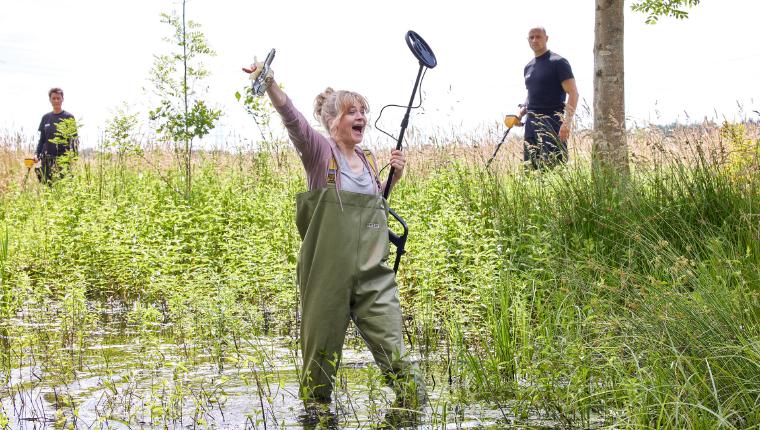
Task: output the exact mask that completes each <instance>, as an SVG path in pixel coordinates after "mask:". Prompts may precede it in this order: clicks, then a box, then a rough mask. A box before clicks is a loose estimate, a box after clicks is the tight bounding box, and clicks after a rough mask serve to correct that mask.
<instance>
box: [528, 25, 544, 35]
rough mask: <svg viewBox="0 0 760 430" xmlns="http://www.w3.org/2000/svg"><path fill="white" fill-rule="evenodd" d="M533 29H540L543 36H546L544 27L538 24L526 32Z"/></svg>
mask: <svg viewBox="0 0 760 430" xmlns="http://www.w3.org/2000/svg"><path fill="white" fill-rule="evenodd" d="M533 30H541V33H544V36H546V29H545V28H544V27H542V26H540V25H537V26H535V27H531V28H530V30H528V33H530V32H531V31H533Z"/></svg>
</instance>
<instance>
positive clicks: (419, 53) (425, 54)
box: [383, 30, 438, 272]
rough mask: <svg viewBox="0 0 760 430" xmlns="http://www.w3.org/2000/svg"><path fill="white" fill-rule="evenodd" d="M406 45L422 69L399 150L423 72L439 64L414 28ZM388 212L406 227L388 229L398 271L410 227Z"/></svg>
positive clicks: (387, 190)
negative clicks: (398, 230)
mask: <svg viewBox="0 0 760 430" xmlns="http://www.w3.org/2000/svg"><path fill="white" fill-rule="evenodd" d="M406 45H407V46H408V47H409V49H410V50H411V51H412V54H414V56H415V58H417V61H419V62H420V69H419V70H418V71H417V79H416V80H415V81H414V88H413V89H412V97H410V98H409V105H407V107H406V113H405V114H404V119H403V120H401V132H399V134H398V140H397V141H396V149H398V150H402V149H403V148H402V143H403V141H404V133H405V132H406V127H407V125H409V112H410V111H411V110H412V104H413V103H414V98H415V97H416V95H417V88H418V87H419V84H420V79H421V78H422V72H423V71H424V70H425V68H428V69H432V68H433V67H435V66H436V65H438V61H436V59H435V54H433V50H432V49H430V46H428V44H427V43H425V40H424V39H422V37H420V35H419V34H417V33H415V32H414V31H412V30H409V31H407V32H406ZM394 171H395V169H394V168H393V166H391V170H390V172H388V182H386V184H385V191H383V197H384V198H385V199H386V200H388V195H389V194H390V192H391V183H392V181H393V174H394ZM388 213H390V214H391V215H392V216H393V218H395V219H396V221H398V222H399V223H400V224H401V226H402V227H403V228H404V233H403V234H401V235H397V234H396V233H394V232H393V230H390V228H389V229H388V238H389V240H390V242H391V243H392V244H394V245H395V246H396V261H395V262H394V263H393V271H394V272H397V271H398V265H399V263H401V256H402V255H404V253H405V252H406V251H405V250H404V247H405V246H406V239H407V237H408V236H409V227H408V226H407V225H406V222H405V221H404V219H403V218H401V216H399V215H398V214H397V213H396V212H395V211H394V210H393V209H391V208H390V206H389V207H388Z"/></svg>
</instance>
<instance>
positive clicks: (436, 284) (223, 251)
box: [0, 124, 760, 428]
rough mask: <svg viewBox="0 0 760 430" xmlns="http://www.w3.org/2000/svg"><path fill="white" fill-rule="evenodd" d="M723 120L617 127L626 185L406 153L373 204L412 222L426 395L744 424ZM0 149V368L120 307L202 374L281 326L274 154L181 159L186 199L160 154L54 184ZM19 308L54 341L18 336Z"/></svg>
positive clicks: (289, 314) (285, 300)
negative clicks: (385, 192) (655, 129)
mask: <svg viewBox="0 0 760 430" xmlns="http://www.w3.org/2000/svg"><path fill="white" fill-rule="evenodd" d="M731 127H733V126H731V125H728V124H727V125H725V126H724V127H723V128H722V129H721V130H703V133H699V134H696V135H694V134H690V133H693V131H688V130H687V131H685V132H684V134H682V135H680V137H679V138H678V139H670V138H665V137H663V136H661V135H658V134H655V133H650V134H646V135H644V136H643V137H639V138H638V140H635V141H634V142H633V143H634V144H633V145H632V148H633V154H634V155H635V157H634V161H635V163H636V164H635V168H634V169H633V173H632V175H631V176H630V177H629V178H627V180H625V181H606V180H605V178H603V177H600V176H599V175H598V174H595V172H592V171H590V170H589V167H588V166H589V163H588V162H587V159H586V158H585V155H586V153H584V152H581V153H577V154H575V157H574V159H575V161H574V162H572V163H571V164H569V165H568V166H564V167H561V168H557V169H554V170H552V171H549V172H544V173H535V172H528V171H525V170H523V169H522V168H521V167H520V166H516V165H514V164H512V163H509V162H505V161H503V160H504V158H502V160H501V161H498V162H497V164H495V166H497V169H496V171H495V172H494V171H489V170H486V169H484V167H483V161H484V160H485V158H486V157H487V156H488V155H490V151H491V150H492V146H491V145H492V142H491V145H488V144H486V145H483V144H482V143H478V144H477V145H472V144H471V143H472V142H467V141H466V139H464V140H463V141H462V142H460V143H461V144H460V145H453V144H450V145H443V144H440V145H438V146H433V147H427V146H426V147H423V146H415V147H413V148H411V149H410V150H409V155H408V157H409V166H410V168H409V169H408V170H409V171H408V173H407V177H406V178H405V180H404V181H403V182H402V184H403V185H401V186H399V187H398V188H397V189H396V190H394V195H393V196H392V200H391V204H392V206H393V207H394V208H395V209H396V211H397V212H399V213H400V214H402V216H404V217H405V218H406V220H407V222H408V223H409V225H410V227H411V235H410V242H409V243H408V254H407V255H406V256H405V257H404V258H403V260H402V266H401V267H402V268H401V271H400V272H399V276H398V281H399V285H400V295H401V299H402V303H403V306H404V311H405V314H406V315H407V317H408V318H407V321H406V324H405V329H406V331H407V339H408V340H409V341H410V343H411V344H412V347H413V351H414V353H415V354H416V355H418V356H420V357H422V359H423V360H422V364H423V368H424V369H425V370H426V371H427V372H428V376H429V378H430V379H429V382H430V386H431V389H432V390H446V391H448V396H449V397H450V398H458V400H459V401H463V402H468V401H477V402H486V403H493V404H494V405H495V406H496V407H497V408H498V409H499V410H500V411H501V413H502V419H503V420H504V423H503V424H505V425H507V424H508V425H520V424H521V423H522V424H525V423H531V422H535V421H534V420H536V419H546V420H550V421H549V422H551V423H554V425H556V426H560V427H567V428H578V427H598V426H614V427H624V428H715V427H724V428H758V427H760V416H759V415H758V412H757V411H756V409H757V407H756V405H757V404H758V403H760V325H759V324H758V323H759V322H760V321H758V319H759V318H760V264H759V263H760V214H759V213H758V204H759V203H760V191H758V179H760V177H759V175H758V173H757V172H758V171H760V169H753V168H752V167H753V166H755V167H757V165H758V163H757V157H756V156H755V158H754V159H753V158H752V154H756V152H753V151H756V146H757V145H758V143H757V140H756V138H750V137H751V136H753V134H752V133H756V130H752V129H749V130H747V129H743V128H742V129H736V128H731ZM726 130H728V131H730V132H727V131H726ZM748 136H750V137H748ZM679 139H680V140H679ZM584 144H585V142H580V144H578V145H576V147H581V148H582V147H583V145H584ZM512 146H514V143H513V145H512ZM14 148H16V147H14ZM740 151H744V153H745V155H747V156H745V157H738V158H737V153H738V152H740ZM5 154H6V158H5V159H6V160H8V161H6V165H5V166H4V167H3V168H4V169H5V172H6V175H7V176H6V179H4V182H3V184H5V185H4V192H3V194H2V207H0V210H1V211H2V213H1V215H2V220H3V221H2V229H0V232H3V235H4V236H3V235H0V237H2V242H1V243H2V247H1V248H0V250H2V252H1V253H0V275H2V278H0V280H1V281H2V284H1V285H2V291H0V292H1V293H2V294H0V297H2V309H1V311H2V314H1V315H2V321H1V323H0V330H2V332H0V334H3V336H2V339H4V342H5V343H4V344H3V356H2V358H3V362H4V368H5V369H6V371H5V375H7V374H8V369H10V368H12V367H15V366H16V365H15V364H13V359H12V357H15V358H16V360H18V358H19V357H22V356H24V354H25V352H24V351H27V352H28V351H38V350H45V349H44V348H42V349H41V348H40V347H39V345H43V344H44V345H48V347H46V348H48V349H47V351H48V352H47V353H45V354H42V356H44V357H45V360H46V363H48V365H49V366H50V367H51V369H59V370H61V369H68V368H76V366H77V365H78V363H81V356H82V351H84V350H85V348H86V347H87V346H88V343H89V342H91V339H90V338H89V337H88V336H89V335H90V334H92V333H93V332H95V331H97V330H98V327H99V324H100V322H99V321H98V320H97V317H96V315H98V314H99V312H98V307H102V306H124V308H125V309H128V314H129V321H130V322H129V325H130V327H131V328H132V330H133V332H134V333H133V335H134V336H135V337H136V339H139V341H140V342H142V343H141V345H142V346H143V348H144V352H145V357H146V360H147V357H153V358H154V359H151V360H152V361H151V360H148V361H147V362H150V363H153V364H151V365H153V366H158V365H162V363H163V365H169V363H167V362H166V360H164V359H163V358H161V357H162V352H161V350H160V345H159V342H158V340H157V336H159V335H160V336H166V337H169V338H171V339H173V341H174V342H176V344H177V345H179V346H180V348H181V350H183V351H184V352H183V360H184V361H188V362H190V361H193V360H197V357H198V356H199V355H203V356H207V357H210V358H211V360H212V362H213V363H214V364H215V366H216V367H217V369H218V370H219V371H223V369H225V368H227V367H229V366H231V365H239V363H241V362H243V361H245V362H250V363H254V362H255V363H257V364H256V365H255V366H256V367H259V366H261V365H262V362H263V361H262V360H263V359H262V358H261V357H246V356H242V355H241V354H240V351H241V346H242V345H245V344H246V343H247V342H251V339H253V338H254V337H255V336H256V335H273V336H286V337H289V338H291V339H292V338H294V337H295V336H296V332H297V330H296V327H297V324H298V318H299V316H298V311H297V309H298V306H297V305H298V298H297V294H296V288H295V279H294V276H293V273H294V267H295V261H296V256H297V252H298V245H299V244H298V237H297V234H296V229H295V228H294V226H293V217H294V215H293V214H294V201H295V194H296V193H298V192H300V191H301V190H303V189H305V181H304V178H303V174H302V173H301V168H300V165H299V162H298V160H297V159H296V157H295V154H294V153H293V152H289V151H286V152H280V151H278V152H277V153H269V152H266V151H264V152H258V153H236V154H230V153H222V152H209V153H204V154H198V156H197V157H196V160H195V162H196V167H195V169H194V171H195V172H196V177H194V180H193V182H194V188H193V190H192V194H191V195H190V196H189V198H186V196H183V195H182V194H181V193H177V192H176V191H175V190H174V189H173V188H172V186H171V184H172V183H175V181H174V176H175V175H180V173H179V172H177V171H176V170H173V169H172V167H171V163H170V162H165V161H164V160H165V159H166V158H167V157H171V155H170V154H166V153H164V152H160V151H157V152H149V153H147V155H145V156H143V157H142V158H133V159H129V158H127V159H124V158H121V157H120V158H118V159H117V158H116V157H113V158H112V157H111V156H109V155H108V154H103V153H100V154H97V155H96V156H95V157H91V158H89V159H84V160H81V161H80V162H79V163H78V165H77V167H76V168H75V171H74V172H73V173H72V174H71V175H69V176H67V177H66V178H64V179H63V180H60V181H58V182H56V183H55V184H54V185H53V186H52V187H46V186H40V185H38V184H35V183H32V182H27V183H23V181H22V180H21V175H23V173H24V172H23V170H22V169H21V167H20V166H19V167H14V165H13V163H15V161H12V160H13V159H14V157H18V151H17V150H16V149H14V150H10V149H8V150H6V152H5ZM8 154H11V155H8ZM13 154H15V155H13ZM500 155H501V156H502V157H506V158H507V159H508V158H509V157H510V156H512V157H514V156H516V153H515V151H514V150H512V151H511V152H510V151H505V152H504V153H502V154H500ZM275 157H276V159H275ZM382 157H383V155H382V154H381V155H380V158H381V159H382ZM499 163H500V164H499ZM753 163H755V164H753ZM115 303H117V304H119V305H114V304H115ZM24 309H35V312H38V314H36V315H29V316H28V317H26V318H31V319H33V320H34V321H47V323H48V324H52V326H53V327H55V331H52V332H51V331H49V330H39V331H37V332H35V334H34V336H36V337H34V338H31V337H30V335H29V334H26V335H22V334H21V333H22V332H23V328H22V326H21V325H20V324H19V323H18V322H19V320H18V313H19V311H23V310H24ZM24 336H26V337H24ZM13 339H26V340H22V341H18V342H20V344H14V343H13V341H12V340H13ZM58 344H60V345H63V346H64V347H65V350H66V351H67V353H68V354H67V355H62V356H61V355H56V352H57V351H60V349H57V348H58V347H53V346H51V345H58ZM35 345H37V346H35ZM290 359H291V357H287V358H286V360H290ZM173 366H174V369H175V372H179V374H177V375H178V376H175V378H177V380H184V379H183V378H184V376H183V375H185V374H186V369H185V370H182V369H183V368H182V367H181V366H179V365H176V364H175V365H173ZM265 367H266V366H265ZM59 373H60V377H61V378H62V380H64V381H65V380H67V379H70V378H71V377H74V376H73V375H72V374H68V376H67V374H66V372H59ZM257 375H258V374H257ZM257 378H258V377H257ZM441 378H443V380H442V379H441ZM255 385H256V387H257V388H256V389H257V390H260V392H261V393H262V397H261V398H262V399H265V398H271V396H268V395H267V394H266V393H265V392H264V391H266V389H265V388H262V387H264V386H266V384H264V385H262V384H261V383H260V382H259V380H258V379H256V383H255ZM369 385H370V386H371V387H374V386H375V385H374V384H371V383H370V384H369ZM443 387H445V388H443ZM167 389H168V388H167ZM189 389H191V388H190V387H184V388H183V385H181V384H179V385H177V384H175V385H172V388H171V390H173V391H171V395H169V394H167V396H169V397H166V398H164V400H162V401H165V400H166V399H168V398H174V399H175V400H176V399H179V398H181V397H182V395H183V393H185V391H186V390H189ZM182 390H185V391H182ZM373 390H374V388H373ZM162 392H167V391H165V390H164V391H162ZM172 396H173V397H172ZM155 398H156V399H159V400H160V399H161V397H160V394H159V393H157V394H156V397H155ZM157 401H158V400H157ZM447 401H448V400H447ZM262 403H263V400H262ZM435 408H438V406H435ZM181 410H182V408H181V405H180V404H178V405H177V406H176V407H174V408H173V409H172V408H169V409H165V410H163V412H162V413H164V414H165V415H162V416H164V417H165V418H166V417H169V418H166V419H171V416H172V415H171V414H176V413H179V412H181ZM441 410H442V411H447V406H446V405H443V406H441ZM178 411H179V412H178ZM443 425H445V421H444V422H443Z"/></svg>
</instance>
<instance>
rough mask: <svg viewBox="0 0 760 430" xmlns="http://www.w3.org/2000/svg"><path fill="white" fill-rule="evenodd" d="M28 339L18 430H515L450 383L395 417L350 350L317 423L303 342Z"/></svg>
mask: <svg viewBox="0 0 760 430" xmlns="http://www.w3.org/2000/svg"><path fill="white" fill-rule="evenodd" d="M104 321H105V322H104ZM13 323H14V324H16V327H17V328H18V327H24V329H25V330H27V331H34V332H35V333H37V336H36V337H35V338H36V339H39V338H44V337H45V336H46V335H49V334H50V333H55V332H56V330H60V325H58V324H55V323H51V324H50V325H49V326H46V325H45V324H40V323H34V326H32V324H30V323H29V321H27V320H24V318H20V319H19V320H18V321H15V322H13ZM24 324H26V325H27V326H24ZM17 337H18V338H13V337H12V336H9V339H8V340H10V344H11V345H19V344H20V345H23V346H21V347H16V348H14V349H12V354H11V357H10V368H8V364H6V365H5V370H0V378H2V380H3V381H4V384H3V385H2V387H0V403H1V404H2V412H4V413H0V422H2V420H3V419H4V417H7V420H8V424H7V426H8V427H9V428H11V429H48V428H50V429H70V428H73V429H96V428H97V429H100V428H109V429H111V428H113V429H190V428H212V429H266V430H268V429H281V428H303V429H313V428H336V429H337V428H340V429H370V428H423V429H433V428H491V427H492V428H501V427H503V425H500V424H499V423H505V422H507V421H505V418H506V416H505V414H504V413H503V412H502V411H500V410H498V409H494V408H491V407H488V406H486V405H478V404H475V405H463V404H461V403H460V402H457V401H455V400H454V398H453V396H451V395H449V389H450V387H446V386H443V385H441V384H440V382H439V383H438V384H437V385H436V384H431V385H430V386H429V387H428V389H429V396H430V403H429V404H428V405H427V406H426V407H425V408H424V410H422V411H421V412H420V413H410V412H405V411H402V410H399V409H394V408H393V407H392V406H391V404H392V402H393V394H392V392H391V390H390V389H389V388H387V387H385V386H383V384H382V383H381V382H380V378H379V371H378V370H377V368H376V367H375V365H374V364H373V362H372V357H371V355H370V354H369V352H367V351H366V350H362V349H358V348H356V349H352V348H351V347H350V346H349V347H347V348H346V349H345V350H344V357H343V362H342V365H341V370H340V372H339V374H338V387H337V389H336V393H335V396H334V398H335V400H334V401H333V404H332V405H331V406H330V408H329V410H317V411H315V410H306V409H304V406H303V404H302V402H301V401H300V399H299V396H298V394H299V393H298V378H297V374H296V369H297V368H298V367H299V364H298V359H297V356H296V355H297V351H296V350H297V348H295V347H294V345H297V344H296V343H295V342H294V339H285V338H274V337H268V338H253V339H246V340H239V341H237V342H236V343H235V345H226V346H225V347H224V349H223V350H222V349H219V350H216V351H211V352H209V348H203V347H200V346H199V345H192V344H185V343H179V344H178V343H168V342H167V341H166V339H165V338H159V337H151V336H148V337H145V336H140V335H137V334H136V333H135V332H134V330H132V331H130V330H129V329H128V328H127V326H126V325H125V324H124V321H123V320H120V319H119V318H110V319H107V320H101V323H100V324H99V325H98V329H97V330H96V332H95V333H94V334H92V335H90V336H89V337H88V338H87V339H85V340H84V341H82V342H80V343H79V344H77V345H78V346H69V347H66V348H61V347H60V345H58V347H55V348H54V347H52V346H51V345H47V346H43V345H42V344H39V345H35V344H32V343H29V339H28V338H26V337H25V336H24V335H18V336H17ZM51 338H54V337H53V336H51ZM24 342H26V343H24ZM356 343H357V342H349V345H350V344H356ZM75 344H76V343H75ZM6 356H7V354H6ZM435 380H436V381H443V380H445V378H443V377H436V378H435Z"/></svg>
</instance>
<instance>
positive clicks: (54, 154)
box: [34, 88, 79, 183]
mask: <svg viewBox="0 0 760 430" xmlns="http://www.w3.org/2000/svg"><path fill="white" fill-rule="evenodd" d="M48 99H49V100H50V105H51V106H52V107H53V110H52V111H51V112H48V113H46V114H45V115H43V116H42V120H40V126H39V132H40V140H39V142H38V143H37V149H36V150H35V151H34V162H35V163H36V162H37V161H40V162H41V163H40V167H39V168H38V169H35V171H36V172H37V176H38V178H39V180H40V182H45V183H50V181H51V180H52V179H54V178H55V177H57V176H59V173H60V172H61V166H60V165H59V163H58V158H59V157H61V156H64V155H66V154H67V153H72V154H76V152H77V144H78V143H79V141H78V139H77V137H76V125H75V123H74V115H72V114H70V113H69V112H66V111H65V110H63V107H62V105H63V90H62V89H60V88H51V89H50V91H48ZM67 121H68V123H67ZM62 124H63V127H62V128H64V129H66V128H69V129H71V130H61V129H59V128H61V125H62ZM72 126H73V127H72ZM70 151H71V152H70Z"/></svg>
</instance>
